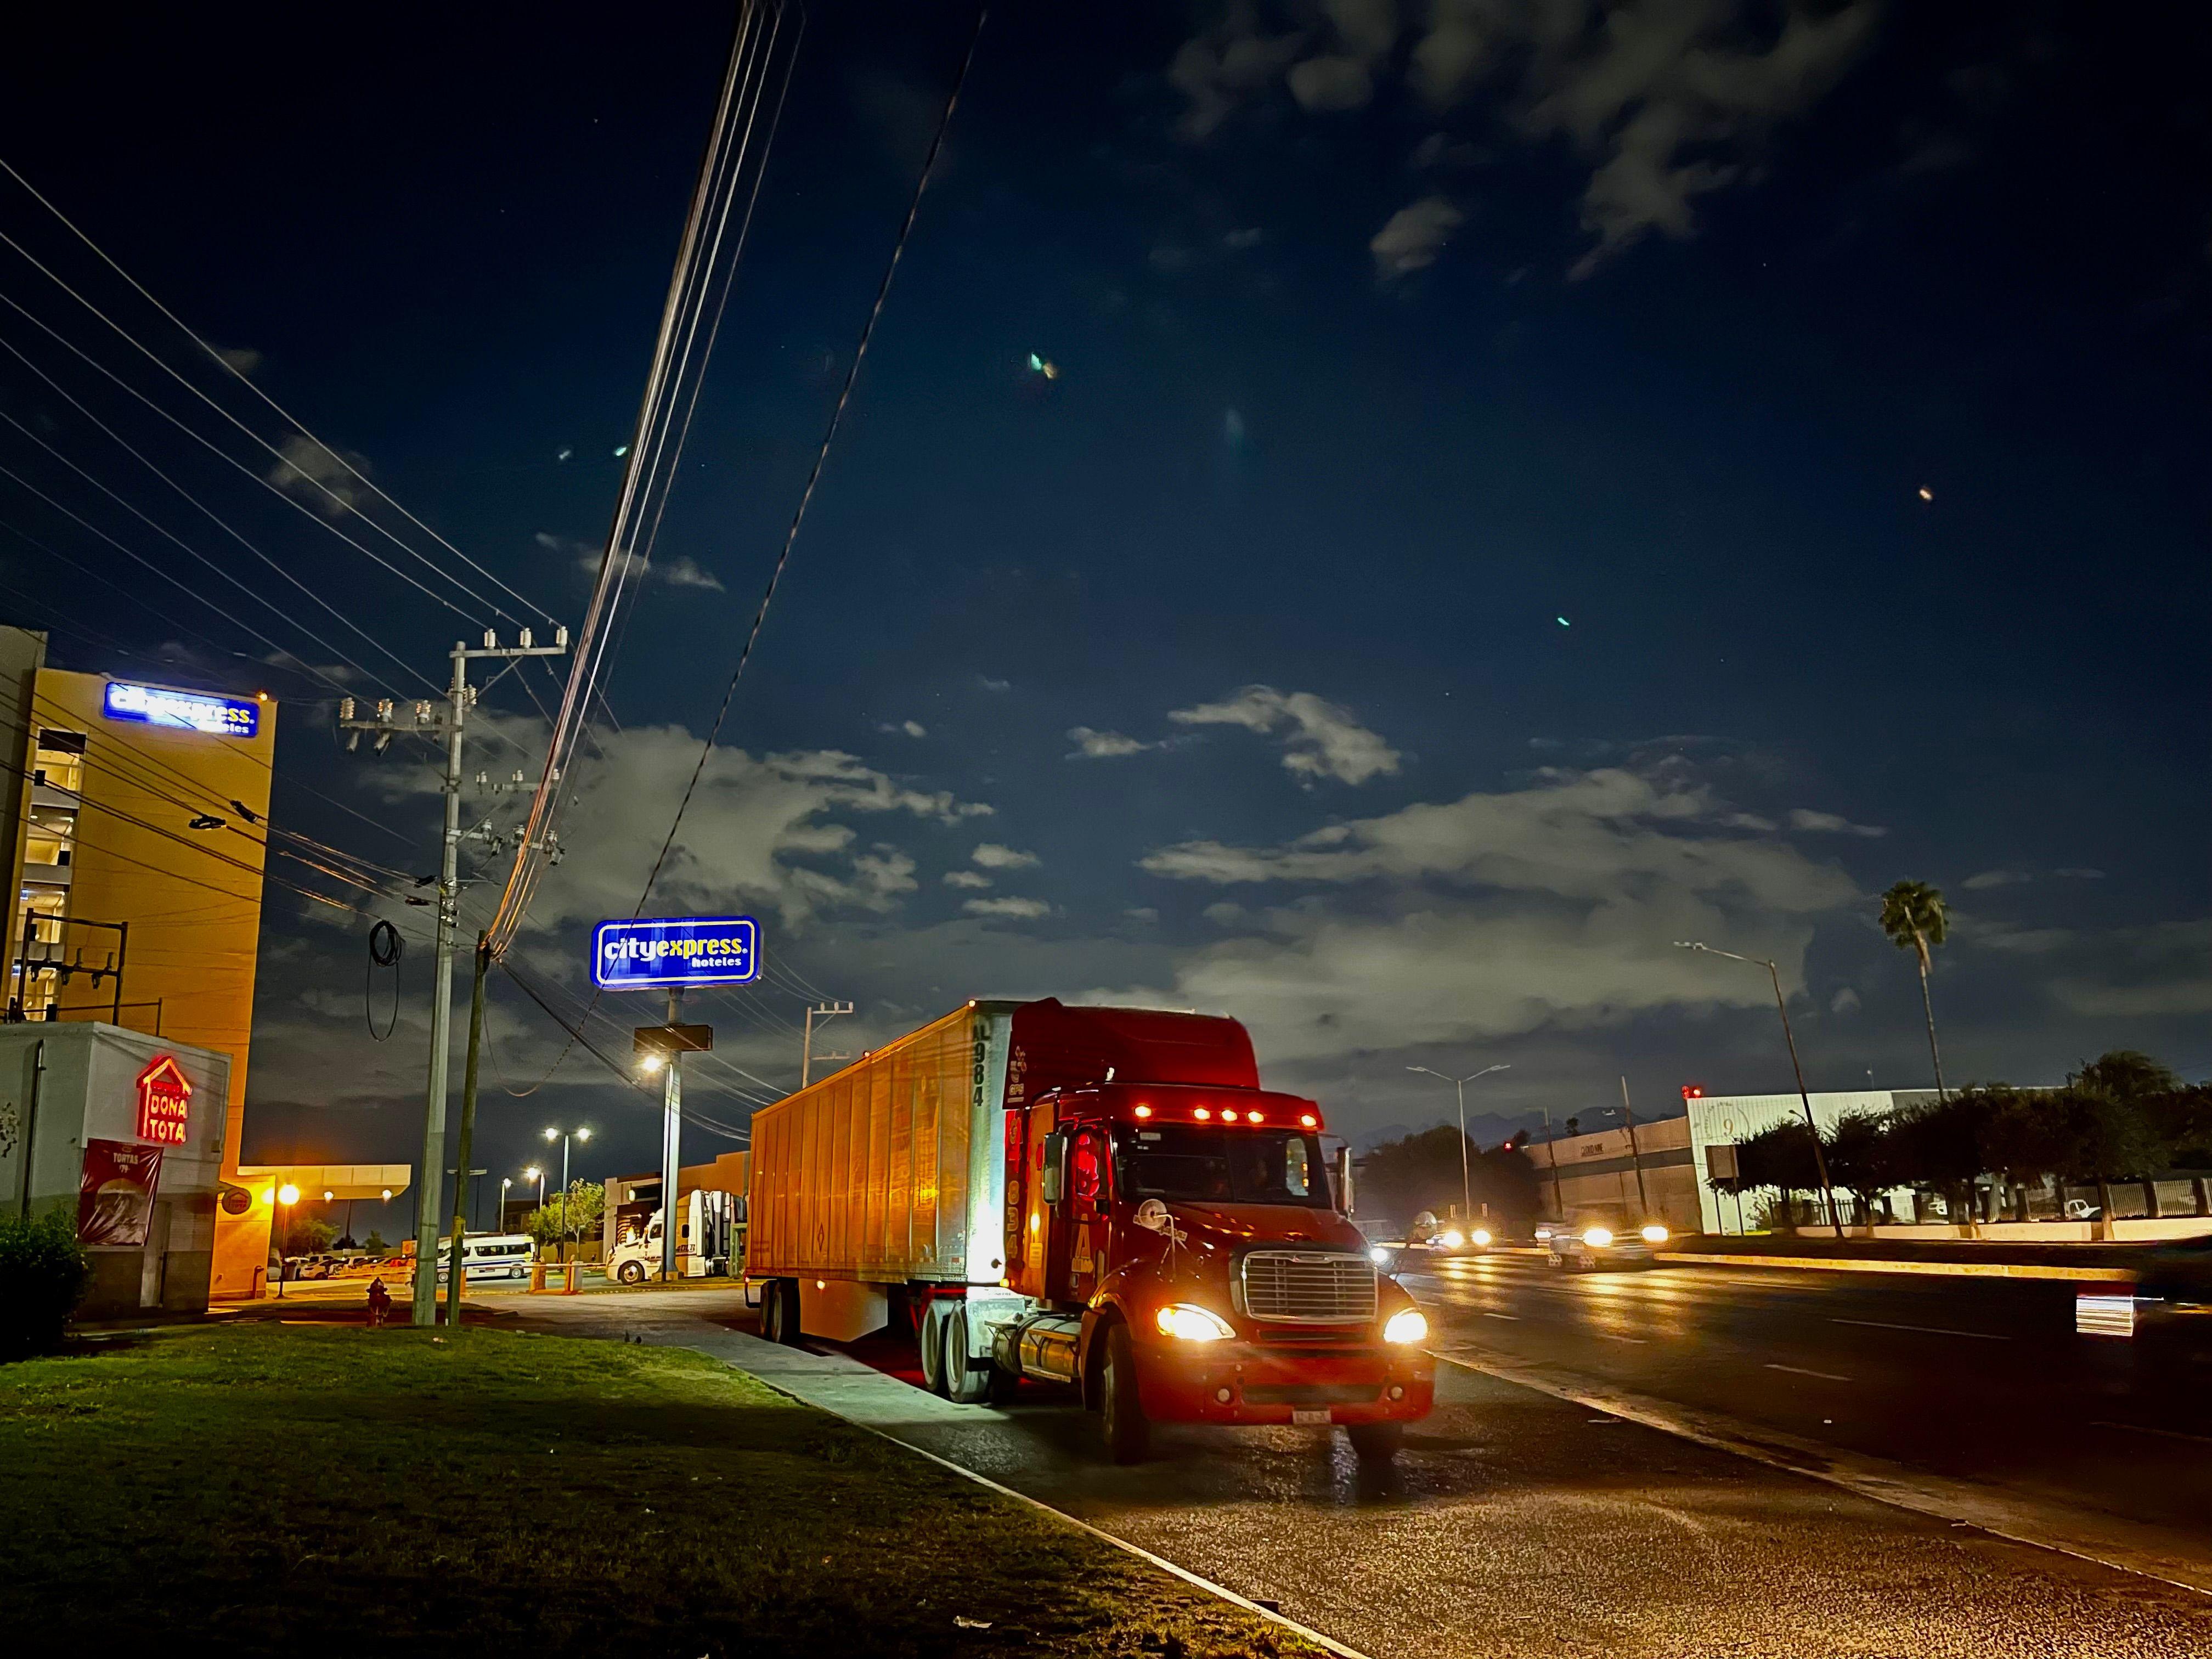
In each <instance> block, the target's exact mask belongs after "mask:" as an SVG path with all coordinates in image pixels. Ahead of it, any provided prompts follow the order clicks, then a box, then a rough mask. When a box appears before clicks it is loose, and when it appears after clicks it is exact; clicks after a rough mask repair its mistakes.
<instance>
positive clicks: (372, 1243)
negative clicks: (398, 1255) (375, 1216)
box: [361, 1227, 392, 1255]
mask: <svg viewBox="0 0 2212 1659" xmlns="http://www.w3.org/2000/svg"><path fill="white" fill-rule="evenodd" d="M361 1248H362V1249H364V1250H367V1251H368V1253H369V1254H370V1255H381V1254H382V1253H383V1252H384V1251H386V1250H388V1249H391V1248H392V1246H390V1245H389V1244H387V1243H385V1242H384V1235H383V1234H382V1233H380V1232H379V1231H376V1229H375V1228H374V1227H372V1228H370V1229H369V1230H368V1237H367V1238H365V1239H363V1240H362V1245H361Z"/></svg>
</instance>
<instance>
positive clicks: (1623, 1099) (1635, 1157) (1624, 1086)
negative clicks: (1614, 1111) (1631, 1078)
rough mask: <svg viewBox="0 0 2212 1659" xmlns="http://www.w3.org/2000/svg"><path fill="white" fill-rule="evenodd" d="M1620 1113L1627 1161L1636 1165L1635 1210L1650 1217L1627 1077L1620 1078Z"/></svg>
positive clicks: (1649, 1206) (1642, 1163)
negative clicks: (1624, 1124) (1625, 1133)
mask: <svg viewBox="0 0 2212 1659" xmlns="http://www.w3.org/2000/svg"><path fill="white" fill-rule="evenodd" d="M1620 1115H1622V1116H1623V1117H1625V1118H1626V1119H1627V1120H1628V1161H1629V1162H1630V1163H1631V1164H1634V1165H1635V1166H1636V1212H1637V1213H1638V1215H1640V1216H1642V1217H1643V1218H1644V1219H1645V1220H1646V1221H1649V1220H1650V1218H1651V1200H1650V1199H1649V1198H1646V1197H1645V1196H1644V1154H1643V1152H1641V1151H1639V1150H1638V1147H1637V1145H1636V1109H1635V1108H1634V1107H1632V1106H1631V1105H1630V1104H1629V1103H1628V1079H1626V1078H1625V1077H1624V1078H1622V1079H1620Z"/></svg>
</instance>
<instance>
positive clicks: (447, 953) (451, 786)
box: [338, 628, 568, 1326]
mask: <svg viewBox="0 0 2212 1659" xmlns="http://www.w3.org/2000/svg"><path fill="white" fill-rule="evenodd" d="M567 650H568V629H566V628H556V629H554V630H553V643H552V644H550V645H533V644H532V642H531V636H530V630H529V629H523V630H522V631H521V633H520V636H519V638H518V641H517V643H515V644H513V645H512V646H504V647H503V646H501V644H500V642H499V635H497V634H496V633H495V632H493V631H492V630H491V629H485V630H484V636H483V645H482V646H481V647H476V648H473V649H472V648H471V647H469V646H468V645H467V644H466V643H465V642H464V641H458V640H457V641H454V643H453V652H452V657H453V681H452V683H451V684H449V685H448V686H447V690H446V708H445V711H444V713H443V714H442V715H441V714H439V713H438V712H437V711H436V710H435V708H433V706H432V705H431V704H430V703H428V702H418V703H416V705H415V708H414V716H415V718H414V723H413V724H412V725H411V726H402V725H400V724H399V723H398V721H396V720H394V719H393V718H392V712H393V704H392V700H391V699H390V698H388V697H387V698H384V699H382V700H381V701H380V702H378V703H377V705H376V718H375V719H374V720H361V719H358V718H356V713H355V703H354V700H353V699H352V698H351V697H343V698H341V699H339V702H338V725H339V726H341V727H342V728H343V729H344V730H346V731H349V732H353V733H354V734H355V735H354V737H353V738H352V740H351V742H350V743H349V744H348V747H349V748H350V747H356V746H358V745H359V744H360V742H361V737H360V733H362V732H375V733H376V734H377V736H376V751H377V752H378V753H379V754H381V753H383V752H384V750H386V748H388V747H389V746H390V745H391V743H392V738H394V737H395V736H397V735H398V734H399V733H400V732H416V733H418V734H420V735H422V736H424V737H439V738H444V739H445V744H446V776H445V781H444V783H443V784H442V785H441V787H442V788H443V790H444V792H445V796H446V823H445V833H444V836H443V837H442V838H441V853H440V856H439V860H438V953H437V967H436V971H435V974H434V975H432V986H431V991H430V1078H429V1085H428V1088H427V1089H426V1090H425V1091H423V1105H422V1164H421V1165H420V1166H419V1168H420V1170H421V1172H422V1188H421V1190H420V1192H419V1194H418V1195H417V1198H416V1206H415V1291H414V1297H413V1300H412V1306H411V1309H410V1317H411V1322H413V1323H414V1324H416V1325H422V1326H428V1325H435V1324H436V1323H437V1322H438V1274H437V1267H436V1263H437V1260H438V1213H439V1212H438V1199H439V1189H438V1183H439V1181H440V1180H441V1171H442V1170H444V1169H445V1167H446V1097H447V1093H448V1091H449V1083H450V1080H449V1078H448V1075H447V1073H448V1072H449V1070H450V1061H451V1058H452V1056H451V1055H450V1054H449V1053H448V1052H447V1051H448V1049H449V1048H451V1047H452V1042H453V936H454V934H455V933H458V932H459V927H460V920H461V880H460V863H461V839H462V836H461V778H462V772H461V732H462V728H463V727H464V726H465V725H466V724H467V722H468V711H469V708H470V707H471V705H472V704H473V703H474V702H476V692H475V690H473V689H472V688H471V686H470V684H469V664H470V663H471V661H475V660H479V659H496V660H499V661H507V662H511V661H513V660H514V659H518V658H521V657H557V656H559V655H561V654H562V653H564V652H566V651H567ZM541 850H544V851H546V852H549V853H550V851H552V848H550V846H549V847H547V848H544V849H541ZM462 1167H464V1168H465V1167H466V1160H464V1161H463V1164H462ZM460 1179H461V1180H463V1181H465V1180H466V1179H467V1177H466V1176H462V1177H460ZM426 1262H428V1263H429V1264H430V1266H429V1267H427V1268H426V1267H424V1265H423V1264H424V1263H426Z"/></svg>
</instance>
